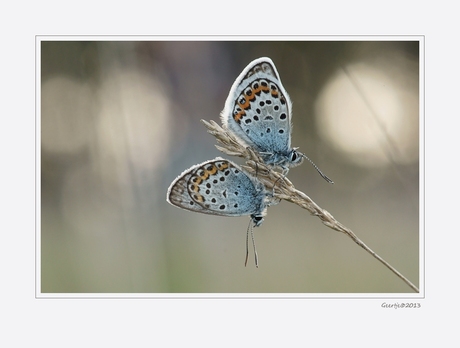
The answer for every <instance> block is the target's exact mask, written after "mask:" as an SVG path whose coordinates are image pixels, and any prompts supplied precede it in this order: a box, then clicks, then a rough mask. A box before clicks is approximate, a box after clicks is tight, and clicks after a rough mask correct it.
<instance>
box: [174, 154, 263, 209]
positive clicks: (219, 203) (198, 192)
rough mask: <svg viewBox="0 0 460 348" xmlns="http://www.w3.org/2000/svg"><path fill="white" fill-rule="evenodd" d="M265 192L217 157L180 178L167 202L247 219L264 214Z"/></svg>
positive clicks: (257, 182)
mask: <svg viewBox="0 0 460 348" xmlns="http://www.w3.org/2000/svg"><path fill="white" fill-rule="evenodd" d="M265 196H266V194H265V189H264V187H263V185H262V184H261V183H260V182H259V181H257V179H255V178H251V177H249V176H248V175H247V174H246V173H245V172H243V171H242V170H241V168H239V167H238V166H237V165H236V164H234V163H233V162H230V161H227V160H225V159H223V158H220V157H217V158H215V159H214V160H210V161H206V162H203V163H201V164H197V165H195V166H193V167H191V168H189V169H187V170H186V171H184V172H183V173H182V174H181V175H180V176H179V177H177V178H176V179H175V180H174V181H173V182H172V184H171V186H170V187H169V189H168V193H167V201H168V202H169V203H170V204H172V205H175V206H177V207H179V208H183V209H186V210H190V211H195V212H199V213H204V214H211V215H221V216H243V215H251V214H262V215H263V214H264V212H265V210H266V203H265Z"/></svg>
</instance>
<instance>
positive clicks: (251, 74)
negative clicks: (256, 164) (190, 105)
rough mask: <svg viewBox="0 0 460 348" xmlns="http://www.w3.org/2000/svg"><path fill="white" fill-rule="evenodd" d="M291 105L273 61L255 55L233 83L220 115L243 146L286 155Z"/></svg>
mask: <svg viewBox="0 0 460 348" xmlns="http://www.w3.org/2000/svg"><path fill="white" fill-rule="evenodd" d="M291 113H292V104H291V100H290V98H289V95H288V94H287V92H286V90H285V89H284V87H283V85H282V84H281V80H280V77H279V74H278V71H277V70H276V67H275V65H274V64H273V61H272V60H271V59H270V58H266V57H264V58H259V59H256V60H254V61H252V62H251V63H249V65H248V66H247V67H246V68H245V69H244V70H243V72H242V73H241V74H240V76H238V78H237V79H236V81H235V82H234V84H233V86H232V88H231V90H230V93H229V95H228V98H227V101H226V103H225V108H224V110H223V111H222V114H221V118H222V122H223V124H224V125H225V126H226V127H227V128H228V129H230V130H231V131H232V132H233V133H234V134H235V136H237V137H238V138H239V139H240V140H241V141H242V142H243V143H244V144H245V145H247V146H252V147H255V148H256V149H257V150H258V151H259V152H260V153H271V154H274V153H282V154H287V153H288V151H289V150H290V148H291Z"/></svg>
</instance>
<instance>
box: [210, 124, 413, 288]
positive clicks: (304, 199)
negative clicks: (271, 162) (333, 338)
mask: <svg viewBox="0 0 460 348" xmlns="http://www.w3.org/2000/svg"><path fill="white" fill-rule="evenodd" d="M201 122H202V123H203V124H204V125H205V126H206V128H208V132H209V133H210V134H212V135H214V136H215V137H216V139H217V143H218V144H219V145H216V147H217V149H218V150H220V151H222V152H224V153H226V154H227V155H231V156H239V157H243V158H245V159H246V160H247V162H246V163H247V165H248V166H243V167H244V169H245V170H247V171H248V172H249V173H251V174H254V175H255V174H256V172H257V178H258V179H259V180H260V181H261V182H262V183H263V184H264V185H265V187H267V188H268V189H269V190H274V191H273V192H274V194H275V197H276V198H279V199H284V200H286V201H289V202H291V203H294V204H297V205H298V206H300V207H302V208H304V209H306V210H308V211H309V212H310V214H312V215H314V216H317V217H318V218H319V219H320V220H321V221H322V222H323V224H325V225H326V226H327V227H329V228H332V229H333V230H335V231H338V232H342V233H345V234H346V235H347V236H348V237H350V238H351V239H352V240H353V241H354V242H355V243H356V244H358V245H359V246H360V247H361V248H363V249H364V250H366V251H367V252H368V253H369V254H371V255H372V256H373V257H374V258H376V259H377V260H379V261H380V262H381V263H383V264H384V265H385V266H386V267H387V268H388V269H389V270H390V271H392V272H393V273H394V274H396V275H397V276H398V277H399V278H401V279H402V280H403V281H404V282H405V283H406V284H407V285H409V286H410V287H411V288H412V289H413V290H414V291H416V292H419V289H418V288H417V287H416V286H415V285H414V284H412V283H411V282H410V281H409V280H408V279H407V278H406V277H405V276H403V275H402V274H401V273H400V272H398V271H397V270H396V269H395V268H394V267H393V266H391V265H390V264H389V263H388V262H386V261H385V260H384V259H382V258H381V257H380V256H379V255H377V254H376V253H375V252H374V251H373V250H372V249H371V248H369V247H368V246H367V245H366V244H364V243H363V242H362V241H361V240H360V239H359V238H358V237H357V236H356V235H355V234H354V233H353V231H351V230H350V229H349V228H347V227H345V226H344V225H342V224H341V223H340V222H338V221H337V220H336V219H335V218H334V217H333V216H332V215H331V214H330V213H329V212H328V211H326V210H324V209H322V208H321V207H319V206H318V205H317V204H316V203H315V202H313V200H312V199H311V198H310V197H308V196H307V195H306V194H305V193H303V192H301V191H299V190H296V189H295V187H294V185H292V183H291V182H290V181H289V180H288V179H287V178H283V175H282V174H281V173H279V172H277V171H275V170H273V168H272V167H269V166H266V165H265V164H264V163H263V161H262V159H261V158H260V157H259V156H258V154H257V153H256V152H254V151H253V150H252V149H251V148H250V147H248V148H245V147H244V146H242V145H241V144H240V143H239V142H238V140H237V139H236V138H235V137H234V136H233V134H232V133H230V132H228V131H226V130H225V129H223V128H222V127H220V126H219V125H218V124H217V123H216V122H214V121H210V122H207V121H205V120H201ZM275 183H276V185H275Z"/></svg>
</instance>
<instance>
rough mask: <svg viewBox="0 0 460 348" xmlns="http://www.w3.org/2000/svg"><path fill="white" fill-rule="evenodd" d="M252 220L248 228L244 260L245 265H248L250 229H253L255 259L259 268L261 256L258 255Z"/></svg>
mask: <svg viewBox="0 0 460 348" xmlns="http://www.w3.org/2000/svg"><path fill="white" fill-rule="evenodd" d="M251 223H252V220H251V221H249V226H248V230H247V231H246V260H245V261H244V267H246V265H247V263H248V256H249V230H251V238H252V245H253V247H254V259H255V263H256V267H257V268H259V258H258V256H257V250H256V243H255V242H254V227H253V226H252V224H251Z"/></svg>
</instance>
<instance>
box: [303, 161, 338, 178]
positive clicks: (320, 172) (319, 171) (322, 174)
mask: <svg viewBox="0 0 460 348" xmlns="http://www.w3.org/2000/svg"><path fill="white" fill-rule="evenodd" d="M302 156H303V157H304V158H306V159H307V160H308V162H310V163H311V164H312V165H313V167H315V169H316V170H317V171H318V173H319V175H321V176H322V177H323V179H324V180H326V181H327V182H328V183H330V184H333V183H334V182H333V181H332V180H331V179H329V178H328V177H327V176H326V175H325V174H324V173H323V172H322V171H321V170H320V169H319V168H318V166H317V165H316V164H314V163H313V161H312V160H311V159H309V158H308V157H307V156H305V155H304V154H302Z"/></svg>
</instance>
